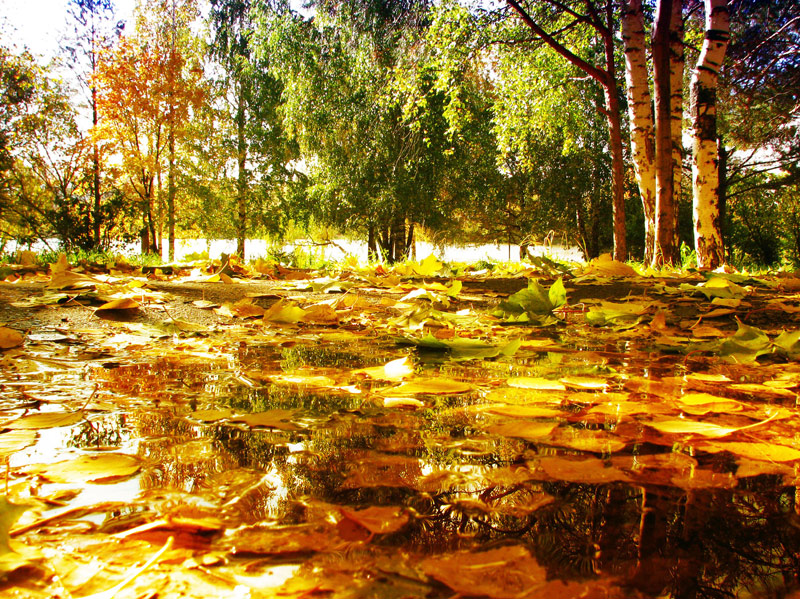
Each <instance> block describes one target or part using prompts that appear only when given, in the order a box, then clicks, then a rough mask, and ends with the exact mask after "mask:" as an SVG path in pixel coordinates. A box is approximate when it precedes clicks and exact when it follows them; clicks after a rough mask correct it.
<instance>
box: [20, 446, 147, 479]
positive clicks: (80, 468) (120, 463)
mask: <svg viewBox="0 0 800 599" xmlns="http://www.w3.org/2000/svg"><path fill="white" fill-rule="evenodd" d="M139 468H141V463H140V461H139V460H138V459H137V458H136V457H134V456H131V455H127V454H123V453H100V454H92V455H83V456H81V457H79V458H76V459H74V460H67V461H64V462H55V463H53V464H37V465H34V466H29V467H28V468H26V471H27V472H29V473H31V474H38V475H40V476H43V477H44V478H46V479H47V480H49V481H51V482H54V483H77V482H89V483H110V482H116V481H118V480H122V479H124V478H127V477H129V476H132V475H134V474H136V473H137V472H138V471H139Z"/></svg>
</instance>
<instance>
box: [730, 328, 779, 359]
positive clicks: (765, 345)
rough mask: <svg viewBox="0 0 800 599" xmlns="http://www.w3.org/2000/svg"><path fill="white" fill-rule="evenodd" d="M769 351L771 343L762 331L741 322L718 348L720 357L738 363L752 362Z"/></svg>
mask: <svg viewBox="0 0 800 599" xmlns="http://www.w3.org/2000/svg"><path fill="white" fill-rule="evenodd" d="M771 351H772V344H771V343H770V340H769V337H768V336H767V334H766V333H764V331H761V330H759V329H757V328H755V327H751V326H748V325H746V324H742V323H741V322H739V328H738V330H737V331H736V334H734V335H733V336H732V337H729V338H728V339H726V340H725V341H723V342H722V344H721V345H720V348H719V353H720V355H721V356H722V357H724V358H726V359H728V360H730V361H732V362H737V363H740V364H743V363H748V362H754V361H755V360H756V358H758V357H759V356H763V355H764V354H768V353H770V352H771Z"/></svg>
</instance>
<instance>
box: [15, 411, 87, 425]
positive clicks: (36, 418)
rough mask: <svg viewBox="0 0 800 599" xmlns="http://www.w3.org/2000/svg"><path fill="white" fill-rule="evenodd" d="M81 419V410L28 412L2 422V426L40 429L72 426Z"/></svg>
mask: <svg viewBox="0 0 800 599" xmlns="http://www.w3.org/2000/svg"><path fill="white" fill-rule="evenodd" d="M81 420H83V412H80V411H78V412H45V413H44V414H29V415H28V416H22V417H21V418H17V419H16V420H12V421H11V422H6V423H5V424H3V427H4V428H10V429H14V430H19V429H42V428H56V427H59V426H72V425H73V424H76V423H78V422H80V421H81Z"/></svg>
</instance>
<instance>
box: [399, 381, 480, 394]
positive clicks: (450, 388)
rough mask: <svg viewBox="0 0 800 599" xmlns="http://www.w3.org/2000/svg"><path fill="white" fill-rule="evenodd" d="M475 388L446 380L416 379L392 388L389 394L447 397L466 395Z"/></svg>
mask: <svg viewBox="0 0 800 599" xmlns="http://www.w3.org/2000/svg"><path fill="white" fill-rule="evenodd" d="M474 388H475V387H474V386H473V385H471V384H469V383H464V382H462V381H455V380H452V379H447V378H440V377H437V378H417V379H413V380H410V381H408V382H405V383H403V384H401V385H398V386H397V387H392V388H391V389H389V392H390V393H391V394H392V395H415V394H417V393H420V394H423V393H425V394H431V395H449V394H451V393H467V392H469V391H472V390H473V389H474Z"/></svg>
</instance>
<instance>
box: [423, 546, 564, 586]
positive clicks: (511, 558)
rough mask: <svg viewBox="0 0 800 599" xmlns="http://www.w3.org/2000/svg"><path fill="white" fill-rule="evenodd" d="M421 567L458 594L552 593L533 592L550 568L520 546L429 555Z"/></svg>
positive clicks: (542, 581) (541, 582) (427, 573)
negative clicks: (547, 568) (436, 555)
mask: <svg viewBox="0 0 800 599" xmlns="http://www.w3.org/2000/svg"><path fill="white" fill-rule="evenodd" d="M422 570H423V571H424V572H425V574H426V575H428V576H430V577H431V578H435V579H436V580H438V581H439V582H441V583H443V584H445V585H447V586H448V587H450V588H451V589H452V590H453V591H455V592H456V594H458V595H459V596H462V595H463V596H467V597H475V596H486V597H492V598H493V599H519V598H521V597H533V596H540V597H548V596H551V595H549V594H548V593H543V594H541V595H535V593H534V592H533V590H534V589H535V588H536V587H538V586H539V585H543V584H544V583H545V582H546V580H547V570H546V569H545V568H544V567H543V566H541V565H539V563H538V562H537V561H536V560H535V559H534V558H533V557H531V555H530V553H528V550H527V549H525V548H524V547H521V546H506V547H500V548H498V549H491V550H489V551H480V552H468V551H464V552H459V553H450V554H446V555H442V556H439V557H429V558H427V559H425V560H423V562H422ZM576 596H578V595H576Z"/></svg>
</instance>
